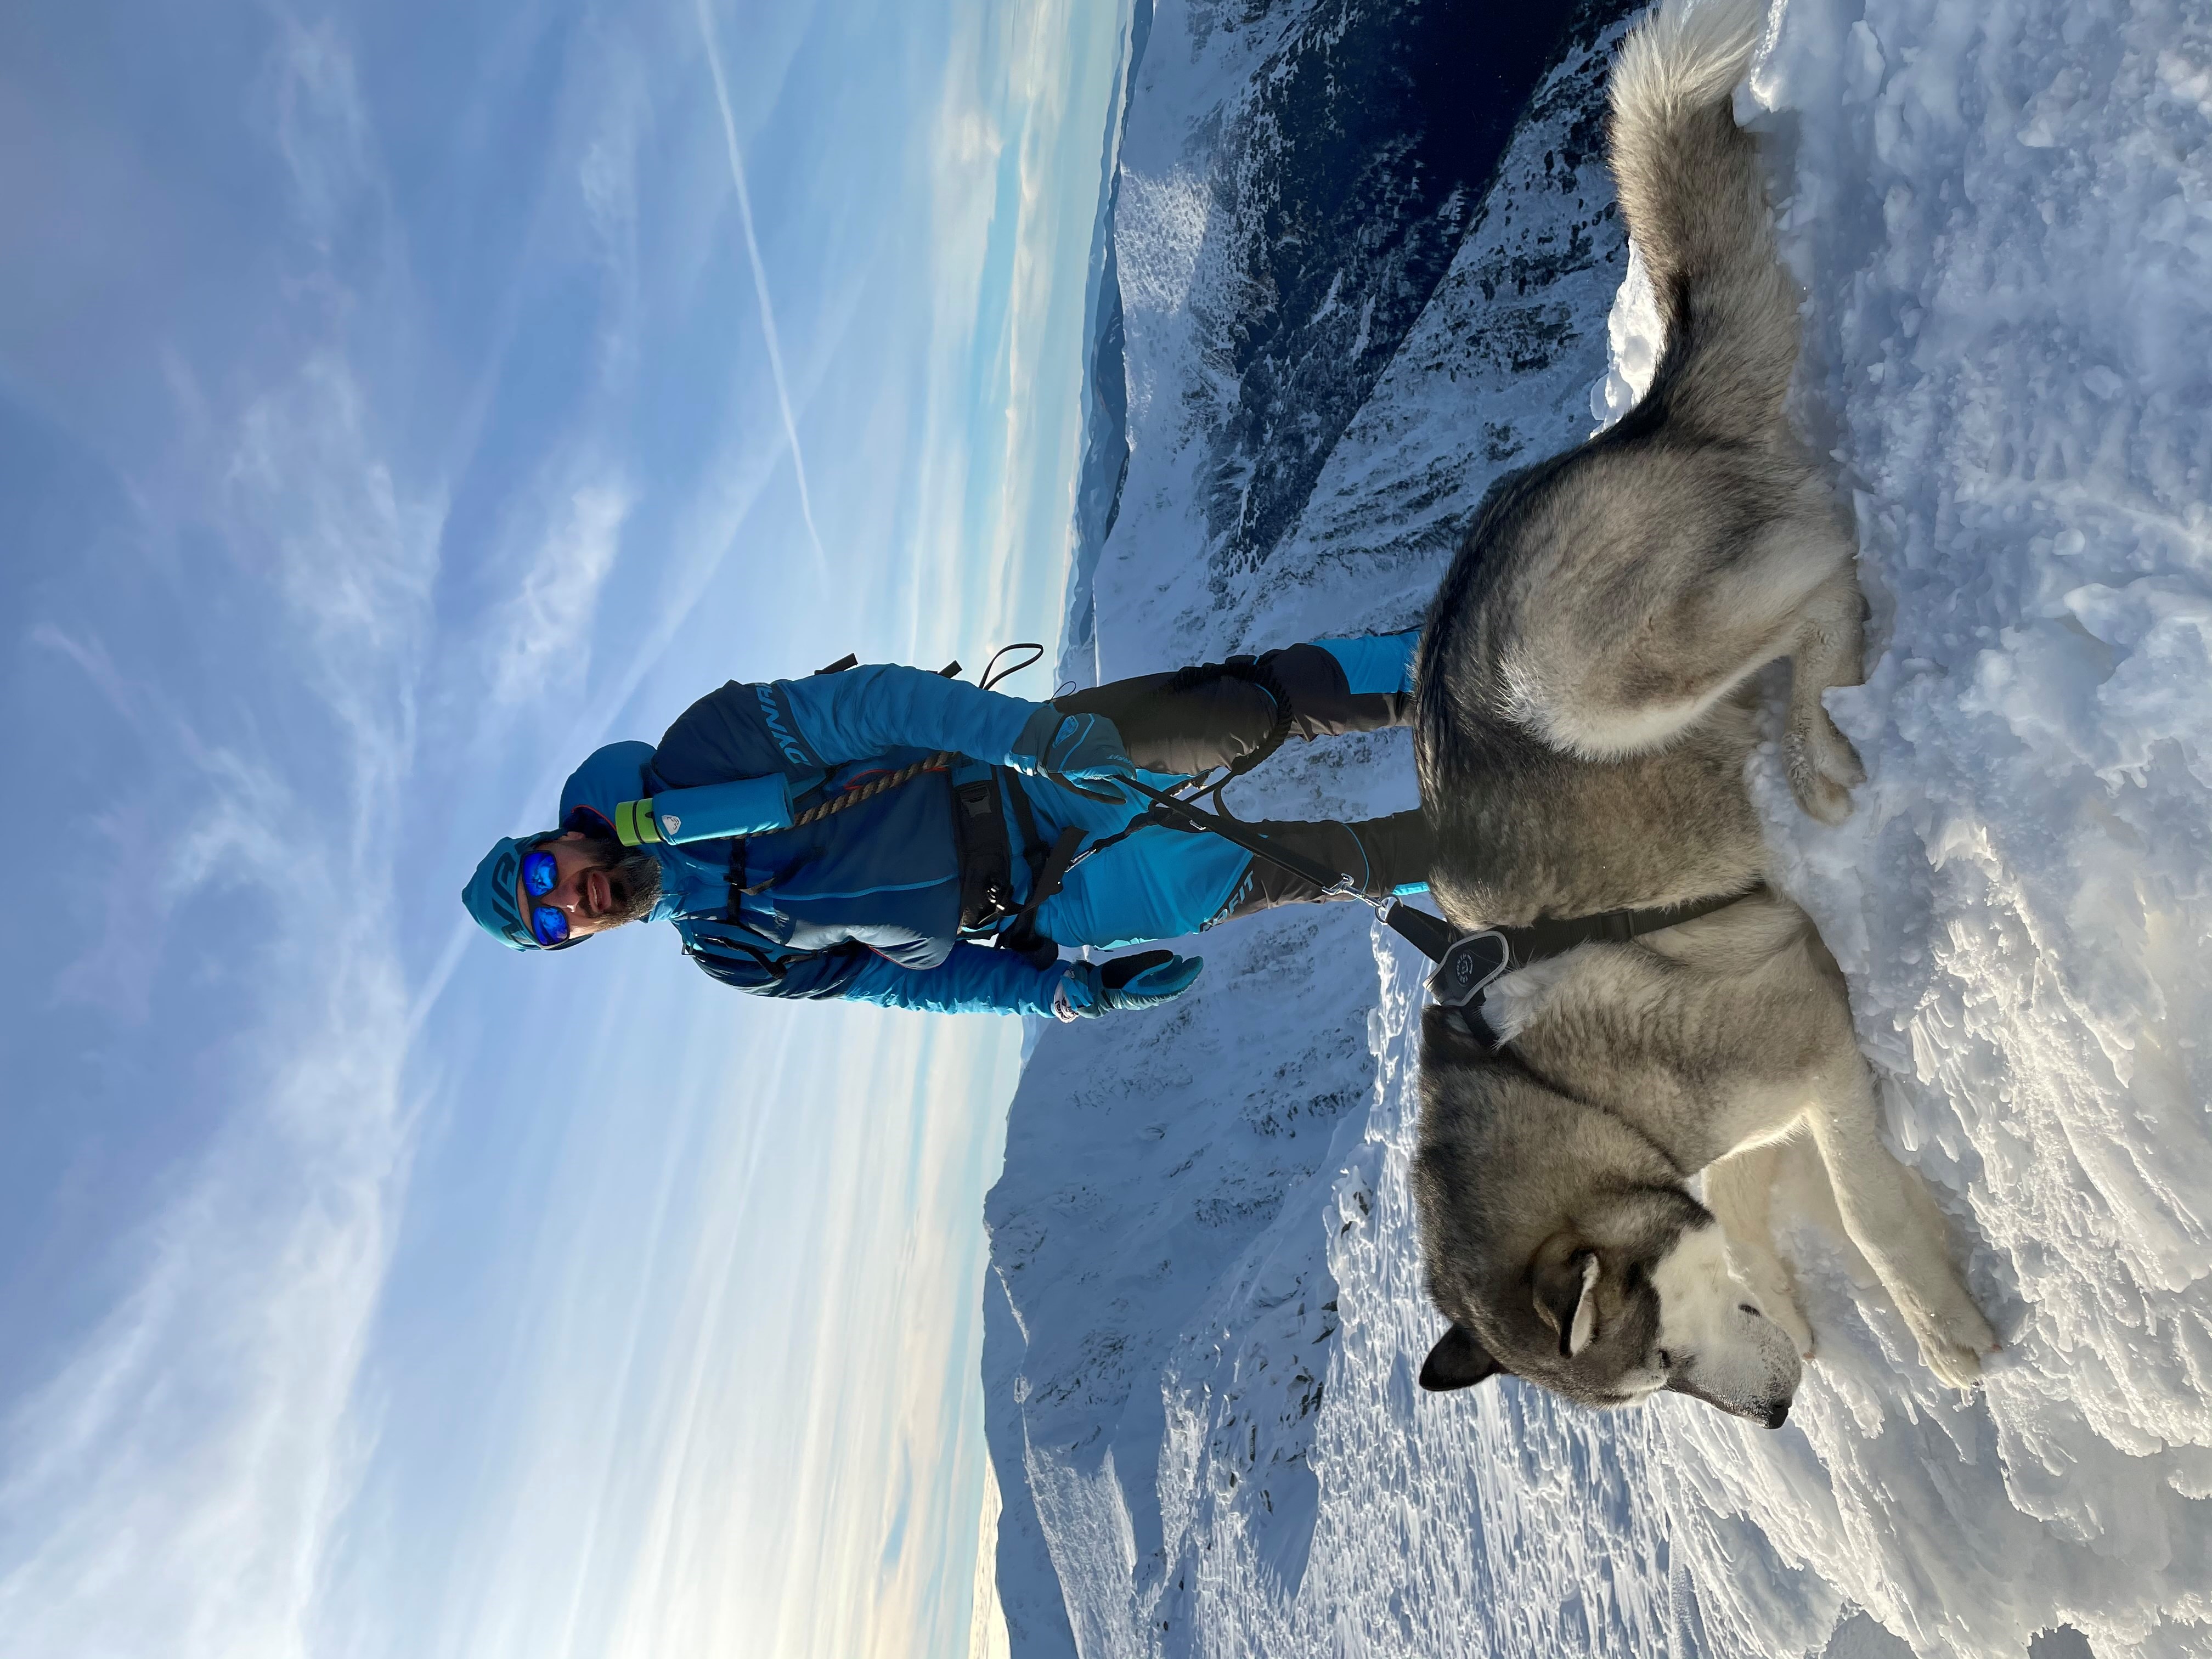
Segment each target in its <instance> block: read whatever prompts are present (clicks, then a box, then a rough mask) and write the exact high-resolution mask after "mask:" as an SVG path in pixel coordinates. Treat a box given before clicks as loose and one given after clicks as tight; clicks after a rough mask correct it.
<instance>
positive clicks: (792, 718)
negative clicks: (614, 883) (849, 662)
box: [653, 664, 1038, 789]
mask: <svg viewBox="0 0 2212 1659" xmlns="http://www.w3.org/2000/svg"><path fill="white" fill-rule="evenodd" d="M1036 708H1038V705H1037V704H1036V703H1032V702H1023V701H1022V700H1021V699H1020V698H1018V697H1009V696H1002V695H1000V693H999V692H996V691H986V690H982V689H981V687H979V686H973V685H968V684H963V683H962V682H961V681H958V680H948V679H946V678H944V676H942V675H940V674H932V673H928V672H927V671H924V670H921V669H919V668H902V667H897V666H895V665H886V664H877V665H871V666H868V667H865V668H850V669H848V670H846V671H844V672H843V673H842V674H815V675H811V676H810V677H808V678H805V679H799V680H773V681H769V682H766V683H764V684H747V683H744V682H742V681H738V680H732V681H731V682H730V683H729V684H726V685H725V686H723V687H722V688H721V690H719V691H710V692H708V694H707V696H703V697H702V698H700V699H699V701H698V702H695V703H693V704H692V705H691V707H690V708H687V709H686V710H684V713H683V714H680V715H678V717H677V720H676V723H675V724H674V725H673V726H670V727H669V728H668V731H667V732H666V734H665V736H663V737H662V738H661V739H660V744H659V750H658V752H657V754H656V755H655V756H654V757H653V769H654V771H655V772H657V773H658V774H659V777H660V780H661V781H663V782H664V783H665V785H666V786H667V787H671V788H678V789H681V788H688V787H693V786H696V785H698V784H705V783H722V782H726V781H728V780H730V779H732V778H741V777H760V776H763V775H767V774H769V773H771V772H785V773H792V774H799V773H811V772H819V771H823V770H826V769H829V768H832V767H836V766H840V765H842V764H843V763H846V762H848V761H858V760H872V759H873V758H874V757H876V756H878V755H880V754H883V753H884V751H886V750H892V749H909V748H910V749H946V750H951V751H952V752H953V753H955V754H958V755H967V756H969V757H973V758H975V759H976V760H981V761H987V762H990V763H993V764H1002V763H1005V761H1006V758H1007V756H1008V755H1009V753H1010V752H1011V751H1012V749H1013V747H1014V743H1015V740H1016V739H1017V738H1018V737H1019V736H1020V735H1021V731H1022V727H1023V726H1024V724H1025V723H1026V722H1027V721H1028V720H1029V717H1030V715H1031V714H1034V713H1035V712H1036Z"/></svg>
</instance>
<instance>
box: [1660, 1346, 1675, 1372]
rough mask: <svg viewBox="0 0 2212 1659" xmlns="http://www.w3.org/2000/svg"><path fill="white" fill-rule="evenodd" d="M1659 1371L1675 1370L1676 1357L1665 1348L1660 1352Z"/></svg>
mask: <svg viewBox="0 0 2212 1659" xmlns="http://www.w3.org/2000/svg"><path fill="white" fill-rule="evenodd" d="M1659 1369H1660V1370H1662V1371H1671V1370H1674V1355H1673V1354H1671V1353H1668V1352H1667V1350H1666V1349H1664V1348H1662V1349H1660V1350H1659Z"/></svg>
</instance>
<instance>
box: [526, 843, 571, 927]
mask: <svg viewBox="0 0 2212 1659" xmlns="http://www.w3.org/2000/svg"><path fill="white" fill-rule="evenodd" d="M560 882H561V866H559V865H558V864H556V863H555V862H554V861H553V855H552V854H550V853H548V852H546V851H544V849H543V848H540V849H539V850H538V851H537V852H535V853H530V854H525V855H524V858H523V860H522V886H523V890H524V891H525V892H526V893H528V894H529V895H530V896H532V898H543V897H544V896H545V895H546V894H548V893H550V892H551V891H552V890H554V888H556V886H558V885H559V884H560ZM530 936H531V937H532V939H536V940H537V941H538V943H539V944H540V945H544V946H545V947H546V949H548V950H550V949H552V948H553V946H555V945H562V944H565V943H566V942H567V941H568V917H567V916H566V915H563V914H562V912H561V911H559V910H557V909H556V908H554V907H553V906H551V905H550V904H540V905H537V906H534V907H532V910H531V912H530Z"/></svg>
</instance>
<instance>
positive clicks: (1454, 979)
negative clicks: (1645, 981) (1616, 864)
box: [1383, 881, 1766, 1054]
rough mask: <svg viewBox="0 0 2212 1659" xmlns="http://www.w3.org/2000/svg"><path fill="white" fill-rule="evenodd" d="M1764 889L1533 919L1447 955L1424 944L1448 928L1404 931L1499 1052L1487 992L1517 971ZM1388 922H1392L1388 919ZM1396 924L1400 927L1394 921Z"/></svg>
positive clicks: (1445, 1003)
mask: <svg viewBox="0 0 2212 1659" xmlns="http://www.w3.org/2000/svg"><path fill="white" fill-rule="evenodd" d="M1765 887H1766V884H1765V882H1763V881H1762V882H1754V883H1753V884H1752V885H1750V886H1749V887H1747V888H1745V889H1744V890H1742V891H1741V892H1735V893H1726V894H1723V895H1721V896H1718V897H1716V898H1702V899H1691V900H1689V901H1687V902H1684V903H1681V904H1669V905H1667V906H1665V907H1663V908H1659V909H1655V910H1607V911H1605V912H1604V913H1603V914H1601V915H1594V916H1572V917H1569V918H1566V919H1564V920H1559V921H1536V922H1531V923H1529V924H1528V926H1527V927H1485V928H1481V929H1480V930H1479V931H1477V932H1475V933H1462V934H1460V935H1458V936H1457V937H1456V938H1454V939H1451V942H1450V943H1449V945H1445V946H1444V948H1443V951H1441V953H1440V952H1438V951H1435V950H1432V949H1431V947H1430V944H1428V943H1425V942H1424V939H1429V940H1433V939H1434V938H1435V936H1436V933H1437V932H1439V931H1442V927H1441V924H1439V926H1438V927H1437V928H1424V929H1421V930H1420V935H1421V936H1419V937H1417V936H1416V934H1415V933H1413V932H1410V931H1408V930H1407V928H1405V927H1398V931H1399V932H1400V933H1402V934H1404V935H1405V936H1406V937H1407V939H1412V940H1413V944H1414V945H1416V946H1417V947H1418V948H1419V950H1420V951H1422V952H1423V953H1424V954H1425V955H1426V956H1427V957H1429V958H1430V960H1431V961H1432V962H1434V963H1436V964H1437V966H1436V971H1435V972H1433V973H1431V975H1429V994H1430V995H1431V997H1433V998H1434V999H1435V1000H1436V1002H1437V1006H1439V1007H1442V1008H1445V1009H1449V1011H1450V1017H1451V1018H1454V1019H1455V1020H1457V1021H1458V1022H1459V1023H1460V1024H1461V1025H1462V1027H1463V1028H1464V1029H1465V1030H1466V1031H1467V1034H1468V1036H1471V1037H1473V1038H1474V1040H1475V1041H1476V1042H1479V1043H1480V1044H1481V1045H1482V1047H1483V1048H1484V1049H1485V1050H1486V1052H1488V1053H1490V1054H1496V1053H1497V1052H1498V1050H1499V1049H1500V1048H1504V1046H1505V1044H1504V1040H1503V1039H1501V1038H1500V1037H1499V1036H1498V1033H1497V1032H1495V1031H1494V1030H1492V1029H1491V1027H1490V1024H1489V1022H1488V1021H1486V1020H1485V1019H1484V1018H1483V1017H1482V999H1483V994H1484V993H1485V992H1486V991H1488V990H1489V989H1490V987H1492V985H1495V984H1496V983H1497V982H1498V981H1499V980H1501V979H1503V978H1504V976H1505V975H1508V974H1510V973H1511V972H1512V971H1513V970H1514V969H1516V968H1526V967H1528V966H1529V965H1530V964H1531V963H1539V962H1544V961H1547V960H1549V959H1550V958H1551V957H1563V956H1565V955H1566V953H1567V952H1568V951H1572V950H1576V949H1577V948H1578V947H1580V946H1582V945H1596V944H1601V943H1602V944H1609V945H1626V944H1627V943H1628V941H1629V940H1631V939H1635V938H1637V937H1638V935H1640V934H1644V933H1658V932H1660V931H1661V930H1662V929H1663V928H1668V927H1679V926H1680V925H1681V924H1682V923H1683V922H1686V921H1696V920H1697V919H1698V918H1699V916H1709V915H1712V914H1713V912H1714V911H1716V910H1725V909H1727V908H1728V907H1729V905H1731V904H1735V903H1738V902H1741V901H1742V900H1744V899H1747V898H1749V897H1751V896H1753V894H1755V893H1759V892H1763V891H1764V890H1765ZM1413 915H1417V916H1419V917H1421V919H1422V920H1423V921H1435V918H1433V917H1431V916H1429V915H1427V914H1426V913H1425V912H1424V911H1418V910H1417V911H1414V912H1413ZM1383 920H1384V921H1391V918H1390V917H1389V916H1387V915H1386V916H1385V917H1384V918H1383ZM1391 925H1392V926H1394V927H1397V924H1396V923H1395V921H1393V922H1392V924H1391Z"/></svg>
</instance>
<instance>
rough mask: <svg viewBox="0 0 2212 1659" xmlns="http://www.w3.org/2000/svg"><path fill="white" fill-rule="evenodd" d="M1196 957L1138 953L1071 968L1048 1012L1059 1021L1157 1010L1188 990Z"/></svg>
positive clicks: (1195, 969)
mask: <svg viewBox="0 0 2212 1659" xmlns="http://www.w3.org/2000/svg"><path fill="white" fill-rule="evenodd" d="M1205 966H1206V963H1205V962H1204V961H1203V960H1202V959H1201V958H1200V957H1179V956H1177V955H1176V953H1175V952H1174V951H1138V952H1137V953H1136V955H1134V956H1133V957H1115V958H1114V959H1113V960H1112V961H1111V962H1071V963H1068V964H1067V972H1066V974H1064V975H1061V977H1060V988H1059V989H1058V990H1056V991H1054V993H1053V994H1052V1012H1054V1014H1056V1015H1058V1016H1059V1017H1060V1018H1061V1019H1069V1020H1072V1019H1091V1018H1096V1017H1097V1015H1100V1014H1106V1013H1113V1012H1116V1011H1118V1010H1120V1009H1123V1008H1156V1007H1158V1006H1159V1005H1160V1004H1161V1003H1163V1002H1173V1001H1174V1000H1176V998H1177V997H1179V996H1181V995H1182V994H1183V993H1184V992H1185V991H1188V989H1190V986H1191V981H1193V980H1194V979H1196V978H1197V977H1198V970H1199V969H1201V968H1203V967H1205Z"/></svg>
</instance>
